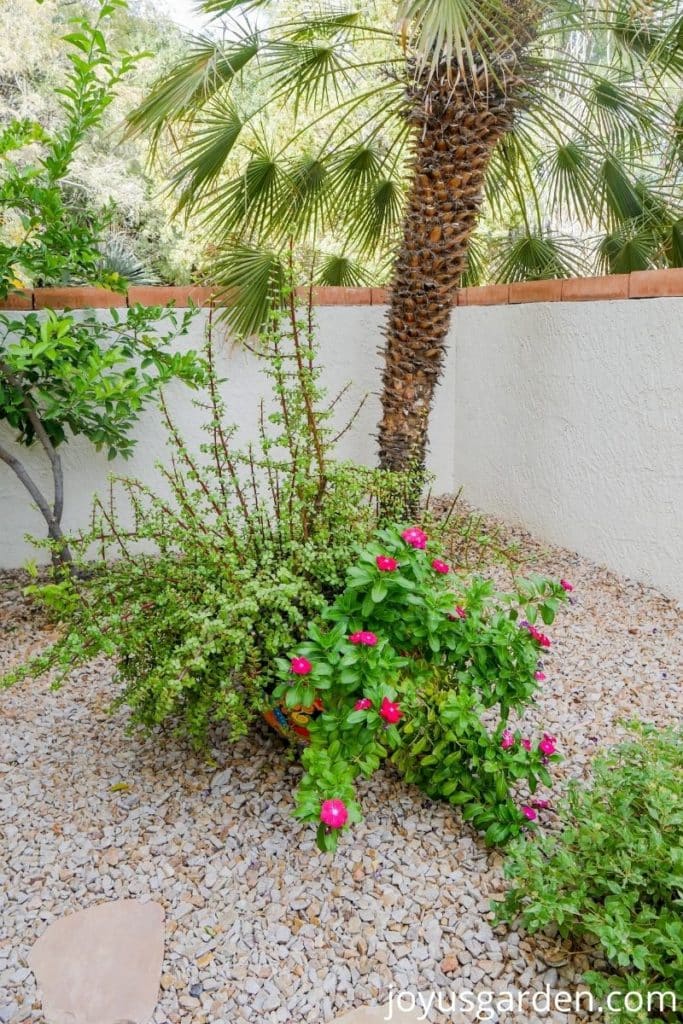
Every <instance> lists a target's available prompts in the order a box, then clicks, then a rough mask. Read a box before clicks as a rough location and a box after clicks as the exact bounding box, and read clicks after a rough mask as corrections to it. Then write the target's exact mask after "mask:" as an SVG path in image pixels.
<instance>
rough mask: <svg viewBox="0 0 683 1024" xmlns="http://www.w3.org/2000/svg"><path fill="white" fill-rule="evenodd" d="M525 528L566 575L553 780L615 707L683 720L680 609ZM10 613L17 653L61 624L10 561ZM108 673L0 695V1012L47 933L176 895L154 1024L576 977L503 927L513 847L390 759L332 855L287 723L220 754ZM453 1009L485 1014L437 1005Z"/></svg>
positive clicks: (1, 603) (609, 737) (290, 1013)
mask: <svg viewBox="0 0 683 1024" xmlns="http://www.w3.org/2000/svg"><path fill="white" fill-rule="evenodd" d="M516 536H517V539H519V540H521V542H522V547H523V550H524V552H525V555H526V556H527V558H528V560H529V564H531V565H533V566H534V567H535V568H540V569H541V570H543V571H548V572H551V573H553V574H555V575H561V576H564V577H566V578H569V579H571V580H572V582H573V583H574V584H575V586H576V590H575V592H574V596H575V601H574V604H573V606H572V607H569V608H567V609H565V610H563V612H562V613H561V616H560V619H559V620H558V622H557V623H556V624H555V625H554V626H553V627H552V629H551V630H549V632H551V635H552V637H553V641H554V644H553V654H552V656H551V657H550V658H548V659H547V662H546V666H547V667H546V672H547V675H548V681H547V682H546V683H545V684H544V687H545V689H544V691H543V694H542V697H541V699H540V700H539V701H538V704H537V705H536V706H535V707H533V708H532V709H531V710H530V712H529V713H528V715H527V721H528V723H529V728H530V730H535V731H536V733H538V732H539V731H541V730H543V729H547V730H548V731H550V732H552V733H554V734H556V735H557V736H558V738H559V739H560V744H561V752H562V753H563V754H564V755H565V757H566V762H565V764H564V765H563V766H562V768H561V770H560V773H559V774H561V775H574V776H581V775H585V774H586V773H587V772H588V770H589V767H590V761H591V758H592V757H593V756H594V754H595V752H596V750H598V749H599V748H600V747H601V746H604V745H606V744H608V743H611V742H613V741H615V740H618V739H619V738H620V737H621V736H622V735H623V732H624V730H623V727H622V726H621V725H620V724H619V722H620V719H623V718H631V717H636V718H640V719H643V720H647V721H652V722H656V723H658V724H660V725H666V724H668V723H671V722H672V721H673V720H676V721H679V722H680V721H683V687H681V678H682V676H683V672H682V671H681V669H682V661H683V644H682V643H681V640H682V639H683V619H682V617H681V615H680V612H677V610H676V607H675V605H674V603H673V602H671V601H670V600H668V599H666V598H664V597H663V596H661V595H660V594H658V593H657V592H655V591H653V590H650V589H647V588H644V587H642V586H640V585H638V584H636V583H633V582H630V581H628V580H623V579H618V578H617V577H616V576H614V575H613V574H611V573H609V572H607V571H605V570H603V569H600V568H597V567H595V566H594V565H592V564H591V563H589V562H587V561H586V560H585V559H581V558H579V557H578V556H577V555H576V554H574V553H571V552H566V551H560V550H558V549H552V550H545V549H544V548H542V546H540V545H538V544H537V543H535V542H534V541H533V540H531V539H530V538H529V537H527V536H526V535H524V534H521V533H517V534H516ZM0 624H1V625H2V637H1V639H0V663H2V664H4V665H5V666H7V665H9V664H11V663H13V662H14V661H15V659H17V658H18V657H20V656H23V655H25V654H27V653H28V652H29V651H35V650H38V649H39V648H40V647H41V646H42V645H44V643H45V642H46V640H47V639H49V637H50V635H51V634H50V629H49V627H48V626H47V624H46V623H45V622H44V621H43V620H41V618H40V617H39V616H38V615H37V614H36V613H35V611H32V610H31V609H30V608H29V607H28V605H27V604H26V602H25V601H24V600H23V598H22V597H21V590H20V580H19V578H18V577H17V576H12V575H10V574H5V575H4V576H0ZM111 677H112V670H111V666H110V665H109V664H107V663H105V662H99V663H94V664H93V665H91V666H90V667H89V668H87V669H86V670H83V671H81V672H78V673H76V674H75V677H74V678H73V680H72V682H71V683H70V684H69V685H68V686H67V687H66V688H64V689H63V690H62V691H61V692H59V693H53V692H51V691H50V689H49V684H48V682H46V680H44V679H43V680H38V681H31V682H28V683H25V684H23V685H21V686H19V687H17V688H16V689H14V690H13V691H11V692H9V693H4V694H0V702H1V707H2V714H1V720H0V744H1V746H0V749H1V750H2V751H3V756H2V757H1V758H0V762H1V763H0V773H1V774H2V782H1V784H0V833H1V834H0V842H1V845H0V1022H5V1024H6V1022H10V1021H12V1022H13V1021H25V1022H28V1021H40V1020H42V1015H41V1010H40V1001H39V998H38V995H37V992H36V989H35V986H34V981H33V976H32V974H31V973H30V972H29V971H28V970H27V968H26V957H27V954H28V951H29V949H30V947H31V945H32V944H33V942H34V941H35V939H36V938H37V937H38V936H39V935H40V934H41V933H42V931H43V930H44V929H45V927H46V925H47V924H48V923H49V922H51V921H53V920H54V919H55V918H56V917H58V916H60V915H62V914H64V913H67V912H69V911H72V910H76V909H78V908H80V907H87V906H90V905H92V904H94V903H98V902H100V901H102V900H105V899H112V898H124V897H133V898H142V899H146V898H150V899H154V900H157V901H158V902H160V903H161V904H162V905H163V906H164V907H165V909H166V913H167V937H166V960H165V963H164V973H163V977H162V997H161V1001H160V1003H159V1006H158V1009H157V1011H156V1014H155V1017H154V1020H155V1021H156V1022H158V1024H162V1022H165V1021H168V1022H171V1024H177V1022H181V1021H182V1022H185V1021H187V1022H190V1021H191V1022H192V1024H202V1022H209V1021H210V1022H212V1024H213V1022H216V1024H219V1022H220V1024H223V1022H225V1024H240V1022H248V1024H256V1022H268V1024H302V1022H304V1021H306V1022H308V1021H310V1022H316V1024H322V1022H327V1021H330V1020H333V1019H334V1018H335V1017H336V1016H337V1015H338V1014H341V1013H342V1012H343V1011H346V1010H348V1009H350V1008H351V1007H354V1006H360V1005H363V1004H364V1003H375V1002H383V1001H386V1000H387V999H388V996H389V989H390V986H391V985H395V986H396V987H397V988H406V989H412V990H430V989H437V990H440V991H444V992H448V991H453V990H456V991H457V989H458V988H470V989H474V990H475V991H476V990H484V989H493V990H494V991H498V992H500V991H508V990H510V989H517V990H520V989H527V988H541V989H542V988H543V987H544V986H545V985H546V984H548V985H550V986H551V987H552V988H560V989H569V990H570V991H574V990H575V989H576V986H577V984H578V979H579V977H580V975H581V973H582V971H583V970H585V969H586V967H587V966H588V958H587V956H586V954H585V953H582V952H576V951H572V950H566V949H562V948H561V947H560V945H559V943H558V941H557V940H555V939H553V938H552V937H550V936H541V937H540V938H539V937H536V938H534V939H530V938H527V937H525V936H523V935H519V934H516V933H515V932H507V933H506V932H505V930H503V929H497V930H495V931H494V930H493V929H492V926H491V923H490V915H489V912H488V904H489V900H490V898H491V897H492V896H493V895H495V894H496V893H498V892H500V890H501V888H502V874H501V864H502V859H501V857H500V855H498V854H496V853H491V852H488V851H486V849H485V848H484V847H483V845H482V843H481V842H480V840H479V839H478V838H477V837H476V835H474V834H473V833H472V832H471V830H470V829H469V828H468V827H467V826H464V825H463V824H462V823H461V822H460V821H459V819H458V816H457V814H456V813H455V812H453V811H452V810H451V809H449V808H448V807H445V806H442V805H438V804H432V803H431V802H429V801H428V800H426V799H425V798H424V797H423V796H422V795H421V794H420V793H419V791H417V790H415V789H412V788H410V787H407V786H406V785H404V783H402V782H401V780H400V779H398V778H397V777H396V776H395V775H394V774H393V773H392V772H391V771H389V770H387V771H382V772H380V773H378V774H377V775H376V776H375V777H374V779H373V780H371V782H370V783H369V784H365V785H364V786H363V793H362V798H363V806H364V810H365V815H366V816H365V821H364V822H363V824H362V825H361V826H360V827H358V828H356V830H355V832H354V833H353V835H352V836H350V837H347V838H346V839H345V840H344V841H343V842H342V844H341V847H340V850H339V853H338V854H337V855H336V857H335V858H334V859H332V860H330V859H328V858H326V857H323V856H321V855H319V854H318V852H317V850H316V848H315V844H314V835H313V830H312V829H311V828H309V827H304V826H302V825H300V824H298V823H297V822H295V821H293V820H292V818H291V817H290V811H291V807H292V790H293V788H294V785H295V784H296V780H297V778H298V774H299V770H298V768H297V767H296V765H293V764H291V763H290V762H288V760H287V759H286V758H285V757H284V756H283V748H282V745H281V743H280V741H279V740H278V738H277V737H275V736H274V735H271V734H269V733H268V732H267V731H266V730H265V728H264V729H263V730H262V731H259V732H258V733H257V734H256V735H255V736H253V737H252V738H250V739H249V740H245V741H243V742H241V743H239V744H238V745H237V746H236V747H235V748H233V749H232V750H228V749H227V747H222V746H221V743H220V737H217V739H216V746H215V749H214V751H213V755H214V758H215V761H216V763H217V768H216V767H215V766H212V765H210V764H207V763H206V762H203V761H202V760H200V759H198V758H197V757H196V756H195V755H194V754H193V753H192V752H191V751H190V750H188V749H186V748H184V747H182V746H179V745H178V744H177V743H176V742H174V741H172V740H169V739H165V738H162V737H156V738H154V739H149V740H147V741H145V740H143V739H140V738H139V737H134V738H130V737H126V736H125V735H124V727H125V723H126V714H125V712H121V713H119V714H117V715H115V716H113V717H112V716H109V715H108V714H107V710H106V709H107V705H108V702H109V700H110V698H111V696H112V680H111ZM119 783H126V784H127V786H128V788H127V789H126V790H124V791H112V787H114V786H116V785H117V784H119ZM548 821H549V822H550V823H551V822H552V814H551V813H550V814H549V815H548ZM442 1019H448V1020H449V1021H453V1022H457V1021H458V1020H459V1019H463V1020H465V1019H467V1020H470V1021H471V1020H472V1019H473V1017H472V1016H470V1017H469V1018H459V1017H457V1016H451V1015H449V1016H448V1018H445V1017H440V1016H439V1015H438V1014H434V1013H432V1015H431V1016H430V1018H429V1020H430V1021H435V1022H437V1024H438V1022H439V1021H440V1020H442ZM501 1019H509V1020H511V1021H512V1020H520V1021H521V1019H522V1018H519V1017H515V1015H512V1016H510V1017H504V1018H501ZM537 1019H539V1018H536V1017H534V1015H533V1013H529V1014H525V1015H524V1016H523V1020H524V1021H525V1024H529V1022H530V1024H533V1022H534V1021H535V1020H537ZM543 1019H544V1020H555V1021H558V1022H566V1024H570V1022H572V1021H574V1020H579V1019H582V1020H583V1019H588V1020H590V1019H594V1020H598V1019H599V1018H598V1016H597V1014H596V1015H588V1014H584V1015H579V1016H574V1015H572V1014H564V1013H558V1012H555V1013H554V1014H553V1013H551V1014H550V1015H548V1016H545V1017H544V1018H543ZM600 1019H601V1018H600Z"/></svg>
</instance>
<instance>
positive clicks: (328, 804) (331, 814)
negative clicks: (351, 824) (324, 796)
mask: <svg viewBox="0 0 683 1024" xmlns="http://www.w3.org/2000/svg"><path fill="white" fill-rule="evenodd" d="M320 820H321V821H322V823H323V824H324V825H327V826H328V827H329V828H343V827H344V825H345V824H346V822H347V821H348V820H349V812H348V811H347V810H346V804H345V803H344V801H343V800H325V801H323V805H322V807H321V808H320Z"/></svg>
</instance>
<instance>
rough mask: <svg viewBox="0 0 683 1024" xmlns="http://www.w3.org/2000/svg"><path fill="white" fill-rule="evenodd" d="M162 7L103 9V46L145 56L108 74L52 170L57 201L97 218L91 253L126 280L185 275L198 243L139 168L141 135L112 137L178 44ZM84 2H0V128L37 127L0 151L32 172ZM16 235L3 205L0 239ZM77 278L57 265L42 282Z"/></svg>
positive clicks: (14, 218)
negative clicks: (62, 168) (101, 225)
mask: <svg viewBox="0 0 683 1024" xmlns="http://www.w3.org/2000/svg"><path fill="white" fill-rule="evenodd" d="M164 7H165V5H164V4H162V3H159V4H158V5H157V6H156V7H155V6H154V5H153V4H152V3H151V2H145V0H132V2H131V3H129V4H128V6H127V7H126V6H117V7H115V8H114V10H112V12H111V15H110V16H109V17H108V19H107V26H108V27H107V38H108V40H109V43H110V46H111V47H112V49H113V50H115V51H120V52H127V53H142V52H144V53H145V57H144V59H143V60H141V61H140V62H139V63H138V64H137V65H136V69H135V74H134V75H128V76H125V77H124V78H123V79H121V80H120V81H119V82H118V84H117V89H116V94H115V95H114V96H113V97H112V99H111V102H110V104H109V105H108V106H107V108H106V110H104V111H103V113H102V117H101V120H100V121H99V123H98V124H94V125H91V127H90V129H89V131H88V133H87V135H86V136H85V137H84V138H82V139H81V141H80V144H79V146H78V148H77V150H76V152H75V153H74V154H73V159H72V160H71V163H70V166H69V171H68V175H67V176H66V177H65V178H64V179H62V201H63V203H64V204H65V206H66V207H67V209H68V210H69V211H70V212H71V213H72V214H73V215H74V217H75V218H77V219H78V221H79V222H80V223H81V224H82V223H83V222H84V221H85V222H88V221H90V222H92V221H94V220H96V219H98V218H102V217H103V215H104V216H105V217H106V220H107V226H106V229H105V230H104V231H103V233H102V238H101V241H100V248H101V253H100V254H99V256H98V262H99V263H101V265H102V269H109V270H112V271H115V272H118V273H120V274H121V275H122V276H123V277H124V278H126V280H128V281H133V282H134V283H135V284H140V283H155V282H157V281H160V282H161V281H163V282H168V283H171V284H175V283H178V284H183V283H187V282H189V281H190V280H191V276H192V268H193V266H194V264H195V263H196V261H197V258H198V255H199V253H200V251H201V246H200V244H199V243H198V241H197V240H196V239H195V238H193V237H192V235H191V233H190V232H188V231H187V230H185V229H184V228H183V227H182V226H181V225H180V224H179V223H177V222H173V221H172V219H171V216H170V214H171V207H172V204H171V202H170V201H168V200H166V199H165V198H164V196H163V195H162V194H161V191H162V184H161V181H160V180H159V177H158V176H157V175H155V173H154V171H153V170H152V169H147V168H146V163H147V150H148V145H147V142H146V141H144V140H139V141H135V140H128V141H127V142H123V140H122V136H123V128H124V125H125V117H126V114H127V113H128V112H129V111H130V110H131V109H132V108H133V107H135V106H136V105H137V104H138V103H140V102H141V100H142V98H143V96H144V95H145V93H146V92H147V91H148V90H149V88H150V87H151V84H152V82H153V81H154V80H155V79H156V78H157V77H158V76H159V75H160V74H163V73H164V71H165V70H166V68H167V67H169V66H171V65H172V64H173V63H174V62H175V61H177V60H178V59H179V57H180V55H181V54H182V52H183V36H182V32H181V30H180V29H179V28H178V26H177V25H175V24H174V23H173V22H172V21H171V20H170V19H169V18H168V17H167V16H165V15H164V13H163V8H164ZM92 11H93V4H92V3H91V2H89V0H44V2H43V3H40V4H39V3H38V2H37V0H3V2H2V3H0V134H2V132H3V130H5V129H7V128H9V126H10V125H12V124H13V123H14V122H17V121H18V122H21V123H23V124H26V125H28V126H37V125H39V126H40V133H41V134H42V136H43V138H42V139H41V138H38V137H36V136H33V137H31V135H30V133H29V134H28V135H27V138H26V145H24V146H22V147H21V148H19V149H15V150H13V151H12V152H11V153H7V154H6V156H7V157H8V158H9V159H11V160H12V161H13V162H14V164H15V166H16V167H17V168H18V169H20V168H23V167H25V166H27V165H30V166H31V169H32V170H33V171H35V169H36V165H37V163H38V161H39V159H40V158H41V157H42V156H44V155H45V146H46V140H45V136H50V135H52V134H54V132H55V131H58V130H59V128H60V127H61V126H63V124H64V121H65V116H64V111H63V108H62V105H61V101H62V99H63V97H62V94H61V93H60V92H59V90H60V89H61V88H63V87H65V86H67V87H68V76H69V73H70V71H71V64H70V61H69V58H68V49H67V48H66V47H65V46H64V44H63V42H62V37H63V36H64V35H65V34H67V33H69V32H70V31H72V30H73V28H74V26H73V22H72V19H74V18H80V17H84V16H87V17H90V16H91V15H92ZM3 177H4V172H3V170H2V169H0V178H3ZM22 237H23V228H22V223H21V218H20V216H19V215H18V212H17V210H16V209H14V208H11V207H9V206H8V205H7V204H3V205H2V207H0V244H5V245H8V246H11V245H15V244H16V243H17V242H18V241H19V240H20V239H21V238H22ZM55 269H56V268H55ZM81 279H82V275H81ZM77 281H78V275H76V276H75V277H71V276H70V275H69V273H68V268H64V269H63V272H62V273H59V274H58V275H57V277H56V280H53V281H52V282H51V283H58V284H69V283H76V282H77ZM25 283H27V284H31V283H33V281H32V280H30V279H28V280H26V281H25ZM36 283H40V281H37V282H36Z"/></svg>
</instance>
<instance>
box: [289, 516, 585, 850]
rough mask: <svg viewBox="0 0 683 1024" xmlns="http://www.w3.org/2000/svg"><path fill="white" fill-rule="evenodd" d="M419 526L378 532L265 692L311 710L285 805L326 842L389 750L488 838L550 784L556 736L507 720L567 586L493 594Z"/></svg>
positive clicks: (543, 648)
mask: <svg viewBox="0 0 683 1024" xmlns="http://www.w3.org/2000/svg"><path fill="white" fill-rule="evenodd" d="M438 553H439V552H438V550H437V547H436V545H435V544H432V543H430V541H429V539H428V537H427V535H426V533H425V532H424V531H423V530H422V529H420V528H419V527H407V528H404V529H402V528H400V527H399V528H392V529H381V530H379V531H378V532H377V534H376V535H375V537H374V538H373V540H372V542H371V543H369V544H367V545H365V546H363V547H362V549H361V551H360V554H359V557H358V558H357V559H356V560H355V564H354V565H352V566H351V567H350V569H349V572H348V575H347V579H346V586H345V588H344V590H343V592H342V593H341V594H340V595H339V596H338V597H337V598H336V599H335V600H334V601H333V602H332V603H331V604H330V605H329V606H328V607H327V608H326V609H325V610H324V611H323V613H322V616H321V620H320V622H318V623H316V624H313V625H312V626H311V627H310V629H309V632H308V639H307V640H306V642H305V643H302V644H300V645H299V646H298V647H297V649H296V651H295V652H294V656H293V657H292V658H291V660H290V661H287V660H285V659H282V660H281V661H280V662H279V665H280V671H281V682H280V685H279V686H278V688H277V690H276V692H275V696H276V698H277V699H279V700H281V701H282V702H283V704H284V707H285V708H294V709H296V708H307V707H308V708H311V707H317V708H318V709H319V713H318V715H317V716H315V717H313V718H312V719H311V721H310V724H309V727H308V732H309V737H310V743H309V745H308V746H307V747H306V749H305V750H304V751H303V755H302V760H303V765H304V768H305V775H304V778H303V781H302V782H301V785H300V787H299V792H298V799H297V813H298V815H299V817H301V818H303V819H304V820H306V821H311V822H315V823H317V824H318V843H319V846H320V848H321V849H323V850H333V849H334V848H335V847H336V845H337V841H338V837H339V834H340V831H341V830H343V829H344V828H347V827H348V826H349V825H350V824H352V823H354V822H357V821H358V820H359V818H360V809H359V806H358V803H357V801H356V796H355V787H354V782H355V780H356V778H357V777H358V776H366V777H368V776H371V775H372V774H373V772H374V771H376V769H377V768H378V767H379V765H380V762H381V761H382V760H384V759H386V758H389V759H390V760H391V761H392V762H393V763H394V764H395V765H396V766H397V768H398V769H399V771H400V772H401V773H402V774H403V776H404V777H405V778H406V780H407V781H408V782H414V783H417V784H418V785H419V786H421V787H422V788H423V789H424V790H425V792H427V793H428V794H429V795H430V796H432V797H440V798H443V799H445V800H448V801H449V802H450V803H452V804H454V805H456V806H458V807H461V808H462V813H463V816H464V818H465V819H466V820H468V821H471V822H472V824H473V825H474V826H475V827H476V828H478V829H480V830H482V831H483V832H484V833H485V838H486V840H487V841H488V842H489V843H492V844H498V843H503V842H505V841H506V840H508V839H509V838H511V837H512V836H516V835H518V834H519V833H520V832H521V830H522V829H523V828H525V827H527V826H528V825H529V823H530V822H532V821H534V820H535V819H536V818H537V816H538V811H539V809H542V807H543V806H544V805H545V803H546V802H545V801H543V800H535V799H533V797H532V796H531V795H529V796H528V797H525V798H522V799H520V797H519V796H518V792H517V791H518V789H519V788H520V786H522V785H523V784H525V785H526V787H527V790H528V792H529V794H534V793H535V792H536V789H537V787H538V785H539V783H542V784H543V785H546V786H549V785H550V784H551V777H550V772H549V768H550V766H551V765H552V763H553V762H555V761H557V760H559V755H558V754H557V753H556V746H557V740H556V738H555V737H554V736H551V735H549V734H547V733H546V734H544V735H542V736H541V737H539V738H537V739H536V740H534V741H533V742H532V741H531V740H530V739H529V738H527V737H525V736H523V735H522V734H521V733H520V732H519V731H514V732H513V731H512V730H511V729H510V728H509V727H508V717H509V715H510V712H511V711H515V712H519V711H520V710H521V709H522V708H523V707H524V705H525V704H527V703H528V702H529V701H530V700H531V699H532V697H533V695H534V692H535V691H536V689H537V687H538V685H539V683H540V682H542V681H543V679H544V678H545V674H544V672H543V671H542V669H543V664H542V662H541V661H540V656H541V654H544V655H545V654H546V652H547V651H548V648H550V646H551V641H550V639H549V638H548V637H547V636H546V635H545V634H544V633H543V632H542V631H541V629H539V628H538V627H537V626H536V625H535V624H534V623H535V622H536V621H538V620H539V618H540V621H541V622H542V624H550V623H551V622H552V621H553V619H554V617H555V613H556V611H557V608H558V606H559V604H560V602H561V601H562V600H563V599H565V598H566V595H567V592H568V591H569V590H571V584H569V583H567V582H566V581H561V582H560V583H553V582H550V581H548V580H545V579H543V578H541V577H539V576H533V577H531V578H529V579H526V580H521V581H519V582H518V583H517V586H516V589H515V591H514V592H513V593H510V594H500V593H497V592H496V591H495V590H494V586H493V583H492V582H491V581H489V580H485V579H482V578H476V577H475V578H474V579H472V580H470V581H469V582H468V581H467V580H466V579H465V578H464V577H463V576H461V575H460V574H458V573H457V572H455V571H453V570H452V568H451V567H450V566H449V565H447V564H446V563H445V562H443V561H442V560H441V559H440V558H438V557H436V555H437V554H438Z"/></svg>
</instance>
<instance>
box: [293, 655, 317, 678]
mask: <svg viewBox="0 0 683 1024" xmlns="http://www.w3.org/2000/svg"><path fill="white" fill-rule="evenodd" d="M291 664H292V668H291V671H292V672H293V673H294V675H295V676H307V675H308V674H309V672H312V671H313V666H312V665H311V663H310V661H309V660H308V658H292V663H291Z"/></svg>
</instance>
